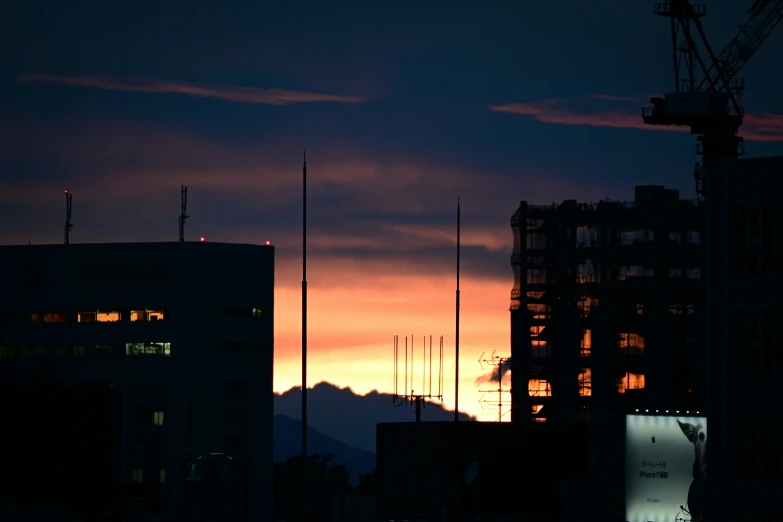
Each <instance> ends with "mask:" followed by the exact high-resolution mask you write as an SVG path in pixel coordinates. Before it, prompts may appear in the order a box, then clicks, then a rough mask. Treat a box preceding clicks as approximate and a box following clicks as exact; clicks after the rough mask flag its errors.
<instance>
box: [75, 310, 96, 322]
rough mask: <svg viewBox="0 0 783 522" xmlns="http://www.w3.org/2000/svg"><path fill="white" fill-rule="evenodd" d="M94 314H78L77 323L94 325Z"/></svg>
mask: <svg viewBox="0 0 783 522" xmlns="http://www.w3.org/2000/svg"><path fill="white" fill-rule="evenodd" d="M96 315H98V314H97V313H96V312H79V313H78V314H77V321H78V322H80V323H94V322H95V316H96Z"/></svg>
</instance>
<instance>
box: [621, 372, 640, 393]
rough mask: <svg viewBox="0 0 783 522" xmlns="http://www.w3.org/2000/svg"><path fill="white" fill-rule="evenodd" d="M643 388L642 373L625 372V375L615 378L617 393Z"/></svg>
mask: <svg viewBox="0 0 783 522" xmlns="http://www.w3.org/2000/svg"><path fill="white" fill-rule="evenodd" d="M643 388H644V374H641V373H630V372H626V373H625V377H620V378H619V379H617V393H625V392H626V391H627V390H641V389H643Z"/></svg>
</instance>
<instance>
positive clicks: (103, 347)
mask: <svg viewBox="0 0 783 522" xmlns="http://www.w3.org/2000/svg"><path fill="white" fill-rule="evenodd" d="M111 352H112V350H111V345H108V344H96V345H94V346H90V349H89V351H88V353H89V355H111Z"/></svg>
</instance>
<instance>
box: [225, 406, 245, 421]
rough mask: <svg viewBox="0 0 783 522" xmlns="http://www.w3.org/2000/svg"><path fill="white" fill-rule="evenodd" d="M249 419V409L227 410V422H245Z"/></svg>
mask: <svg viewBox="0 0 783 522" xmlns="http://www.w3.org/2000/svg"><path fill="white" fill-rule="evenodd" d="M245 421H247V410H244V409H240V408H229V409H227V410H226V424H244V423H245Z"/></svg>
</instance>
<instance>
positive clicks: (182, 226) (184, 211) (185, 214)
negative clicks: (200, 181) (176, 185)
mask: <svg viewBox="0 0 783 522" xmlns="http://www.w3.org/2000/svg"><path fill="white" fill-rule="evenodd" d="M180 193H181V194H182V214H180V215H179V242H180V243H182V242H184V241H185V221H187V219H188V218H189V217H190V216H188V187H186V186H185V184H184V183H183V184H182V188H181V190H180Z"/></svg>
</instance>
